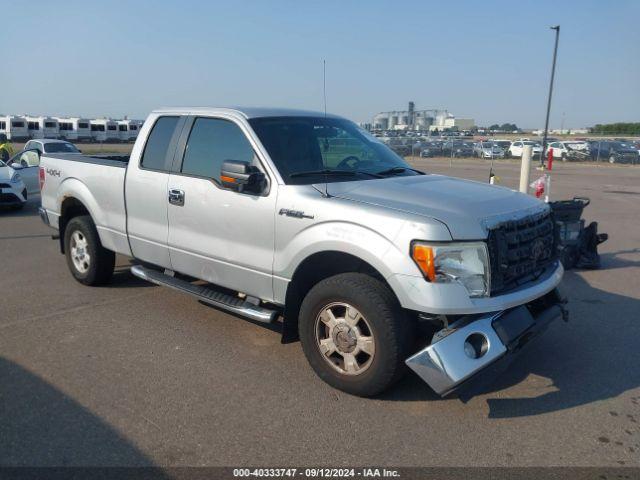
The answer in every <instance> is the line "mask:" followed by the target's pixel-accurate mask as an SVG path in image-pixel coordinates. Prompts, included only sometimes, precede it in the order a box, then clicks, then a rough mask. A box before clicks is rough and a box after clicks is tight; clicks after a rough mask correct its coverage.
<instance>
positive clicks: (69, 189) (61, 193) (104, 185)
mask: <svg viewBox="0 0 640 480" xmlns="http://www.w3.org/2000/svg"><path fill="white" fill-rule="evenodd" d="M128 162H129V156H128V155H80V154H74V153H59V154H47V153H45V154H43V155H42V157H41V159H40V166H41V167H44V175H45V182H44V186H43V188H42V195H41V201H42V207H43V208H44V209H45V210H46V211H47V214H48V215H49V218H50V221H51V222H52V225H53V226H54V227H56V228H57V224H58V220H59V218H60V214H61V210H62V209H63V205H62V204H63V202H64V201H65V199H67V198H68V197H73V198H76V199H77V200H79V201H80V202H81V203H82V204H83V205H84V206H85V207H86V208H87V209H88V210H89V212H90V214H91V217H92V218H93V221H94V222H95V224H96V228H97V230H98V234H99V235H100V240H101V241H102V244H103V245H104V246H105V247H106V248H108V249H110V250H113V251H115V252H118V253H125V254H127V253H130V251H129V245H128V242H127V237H126V214H125V202H124V179H125V174H126V166H127V164H128Z"/></svg>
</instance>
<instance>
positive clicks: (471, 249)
mask: <svg viewBox="0 0 640 480" xmlns="http://www.w3.org/2000/svg"><path fill="white" fill-rule="evenodd" d="M411 258H413V261H414V262H416V264H417V265H418V268H419V269H420V271H421V272H422V273H423V275H424V276H425V278H426V279H427V280H428V281H429V282H433V283H459V284H460V285H463V286H464V287H465V288H466V289H467V291H468V292H469V296H470V297H486V296H488V295H489V285H490V267H489V254H488V253H487V245H486V244H485V243H483V242H472V243H471V242H470V243H445V244H439V245H437V244H434V245H429V244H426V243H422V242H414V243H413V244H412V245H411Z"/></svg>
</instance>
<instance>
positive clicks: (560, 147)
mask: <svg viewBox="0 0 640 480" xmlns="http://www.w3.org/2000/svg"><path fill="white" fill-rule="evenodd" d="M547 148H551V149H553V158H554V159H556V158H557V159H561V160H567V159H568V158H569V157H571V158H573V157H574V156H584V157H586V156H587V155H588V154H589V144H588V143H587V142H579V141H571V142H551V143H550V144H549V145H548V146H547ZM547 151H548V150H547ZM580 154H582V155H580Z"/></svg>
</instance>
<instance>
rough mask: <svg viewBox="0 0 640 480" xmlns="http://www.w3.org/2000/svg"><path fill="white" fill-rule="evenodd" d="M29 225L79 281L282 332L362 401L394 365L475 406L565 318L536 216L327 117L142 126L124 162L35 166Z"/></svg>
mask: <svg viewBox="0 0 640 480" xmlns="http://www.w3.org/2000/svg"><path fill="white" fill-rule="evenodd" d="M40 182H41V190H42V207H41V210H40V214H41V217H42V219H43V221H44V222H45V223H46V224H48V225H50V226H51V227H53V228H55V229H57V230H58V231H59V234H58V235H57V237H58V238H59V240H60V249H61V251H62V253H64V254H65V255H66V259H67V264H68V267H69V269H70V271H71V273H72V275H73V276H74V277H75V278H76V280H78V281H79V282H81V283H83V284H86V285H100V284H104V283H106V282H108V281H109V279H110V277H111V275H112V273H113V269H114V262H115V254H116V253H119V254H122V255H126V256H128V257H131V258H132V259H133V264H134V266H133V267H132V268H131V272H132V274H133V275H135V276H137V277H140V278H143V279H145V280H148V281H150V282H153V283H155V284H158V285H163V286H167V287H170V288H174V289H177V290H179V291H181V292H184V293H187V294H191V295H193V296H195V297H196V298H198V299H200V300H201V301H203V302H206V303H208V304H211V305H214V306H216V307H218V308H220V309H224V310H227V311H230V312H233V313H234V314H236V315H239V316H244V317H246V318H249V319H251V320H253V321H257V322H274V321H279V322H280V321H281V322H282V332H283V342H287V341H292V340H296V339H298V338H299V339H300V341H301V343H302V347H303V350H304V353H305V356H306V357H307V360H308V361H309V363H310V365H311V367H312V368H313V370H314V371H315V372H316V373H317V375H318V376H319V377H321V378H322V379H323V380H324V381H326V382H327V383H329V384H330V385H332V386H334V387H336V388H339V389H341V390H344V391H346V392H349V393H352V394H356V395H362V396H372V395H376V394H378V393H380V392H382V391H383V390H385V389H386V388H388V387H389V386H390V385H391V384H392V383H393V382H395V381H396V380H397V379H398V378H400V376H401V375H402V374H403V373H404V371H405V370H407V369H406V366H407V365H408V366H409V367H410V368H411V369H412V370H413V371H414V372H415V373H417V374H418V375H419V376H420V377H421V378H422V379H423V380H424V381H426V382H427V383H428V384H429V385H430V386H431V388H433V390H434V391H435V392H437V393H438V394H440V395H447V394H449V393H451V392H454V391H459V392H462V393H464V394H467V393H465V392H472V391H473V390H474V389H477V388H478V386H479V385H483V384H484V383H485V382H486V381H487V380H489V379H490V378H491V377H492V376H494V375H495V374H496V373H497V372H498V371H500V370H502V369H503V368H504V367H505V366H506V365H507V364H508V363H509V361H510V359H512V358H513V356H514V355H513V354H514V353H516V352H518V351H519V350H520V349H521V347H523V346H524V345H525V344H526V343H527V342H528V341H529V340H530V339H531V338H532V337H534V336H535V335H536V334H538V333H539V332H541V331H542V330H543V329H544V328H545V327H546V326H547V325H548V324H549V323H550V322H551V321H552V320H554V319H556V318H560V317H566V311H565V310H564V308H563V299H562V298H561V297H560V295H559V294H558V291H557V289H556V287H557V285H558V284H559V283H560V280H561V278H562V274H563V269H562V266H561V264H560V263H559V262H558V260H557V258H556V235H555V228H554V222H553V218H552V216H551V212H550V210H549V207H548V206H547V205H545V204H544V203H542V202H540V201H538V200H536V199H534V198H532V197H529V196H527V195H523V194H520V193H517V192H515V191H513V190H510V189H508V188H503V187H498V186H491V185H486V184H482V183H478V182H472V181H467V180H461V179H456V178H450V177H446V176H441V175H433V174H429V173H424V172H421V171H417V170H415V169H413V168H411V167H410V166H409V165H408V164H407V163H405V161H404V160H403V159H402V158H400V157H398V156H397V155H396V154H394V153H393V152H392V151H391V150H390V149H389V148H387V147H386V146H385V145H384V144H383V143H381V142H380V141H378V140H377V139H376V138H375V137H373V136H371V135H369V134H368V133H367V132H365V131H363V130H362V129H360V128H359V127H357V126H356V125H355V124H354V123H352V122H350V121H348V120H346V119H343V118H341V117H337V116H334V115H326V114H320V113H314V112H305V111H295V110H281V109H259V108H242V109H233V108H183V109H164V110H159V111H155V112H153V113H152V114H151V115H150V116H149V118H148V119H147V121H146V122H145V124H144V126H143V128H142V130H141V132H140V135H139V137H138V139H137V141H136V143H135V145H134V147H133V151H132V152H131V156H130V157H116V156H113V157H104V156H102V157H91V156H83V155H77V154H75V155H65V154H58V155H56V154H51V155H48V154H44V155H43V156H42V158H41V162H40Z"/></svg>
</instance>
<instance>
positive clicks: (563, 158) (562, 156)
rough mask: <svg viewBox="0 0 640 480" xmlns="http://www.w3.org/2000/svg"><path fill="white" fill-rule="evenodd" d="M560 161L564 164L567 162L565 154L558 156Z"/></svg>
mask: <svg viewBox="0 0 640 480" xmlns="http://www.w3.org/2000/svg"><path fill="white" fill-rule="evenodd" d="M560 159H561V160H562V161H563V162H566V161H567V154H566V153H563V154H562V155H561V156H560Z"/></svg>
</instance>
